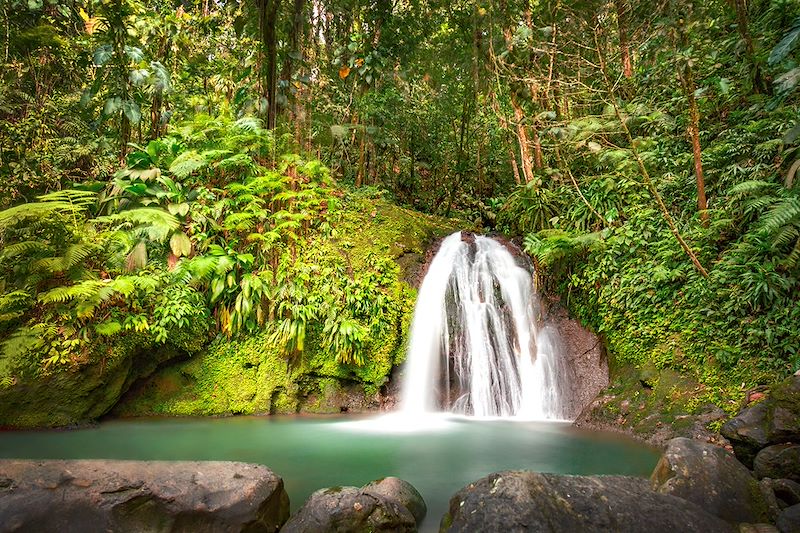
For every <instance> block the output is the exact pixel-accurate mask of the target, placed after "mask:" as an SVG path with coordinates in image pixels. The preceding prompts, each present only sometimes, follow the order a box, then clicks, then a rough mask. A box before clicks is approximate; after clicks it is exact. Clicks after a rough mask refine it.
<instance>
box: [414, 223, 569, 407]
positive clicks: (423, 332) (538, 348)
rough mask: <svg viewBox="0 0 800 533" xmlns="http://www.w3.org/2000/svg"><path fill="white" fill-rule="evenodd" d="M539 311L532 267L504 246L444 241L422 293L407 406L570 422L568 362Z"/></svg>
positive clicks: (478, 240) (481, 240)
mask: <svg viewBox="0 0 800 533" xmlns="http://www.w3.org/2000/svg"><path fill="white" fill-rule="evenodd" d="M538 307H539V306H538V299H537V297H536V293H535V292H534V288H533V282H532V276H531V273H530V271H528V270H527V269H525V268H523V267H521V266H519V265H518V264H517V260H516V259H515V257H514V256H513V255H512V254H511V252H509V250H508V249H506V247H505V246H503V245H502V244H500V243H499V242H497V241H495V240H493V239H491V238H488V237H483V236H480V235H475V236H474V237H473V236H472V235H468V234H465V235H464V238H463V239H462V234H461V232H458V233H454V234H452V235H450V236H449V237H447V238H446V239H445V240H444V241H442V245H441V248H440V249H439V252H438V253H437V254H436V256H435V257H434V259H433V261H432V262H431V265H430V268H429V269H428V273H427V274H426V276H425V279H424V280H423V282H422V286H421V287H420V290H419V295H418V297H417V305H416V308H415V310H414V320H413V323H412V326H411V339H410V343H409V350H408V358H407V362H406V369H405V381H404V383H403V389H402V398H401V402H402V403H401V410H402V412H403V413H405V414H421V413H426V412H433V411H450V412H453V413H458V414H463V415H472V416H479V417H511V416H515V417H520V418H525V419H563V418H565V407H566V406H565V404H566V401H567V399H566V398H565V395H566V391H567V387H566V385H567V384H566V382H565V368H564V365H563V363H562V361H561V359H560V354H559V353H558V350H557V344H558V343H557V340H556V339H555V338H554V335H555V332H553V331H550V330H549V329H548V328H546V327H543V328H537V322H536V314H537V312H538Z"/></svg>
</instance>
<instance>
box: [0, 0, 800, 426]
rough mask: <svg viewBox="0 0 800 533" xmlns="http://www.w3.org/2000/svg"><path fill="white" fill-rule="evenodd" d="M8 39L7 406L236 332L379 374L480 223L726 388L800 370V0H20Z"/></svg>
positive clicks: (613, 335)
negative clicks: (434, 277) (422, 264)
mask: <svg viewBox="0 0 800 533" xmlns="http://www.w3.org/2000/svg"><path fill="white" fill-rule="evenodd" d="M0 56H1V57H0V61H2V69H0V177H1V178H2V179H0V208H2V211H0V246H1V247H2V250H1V251H0V396H2V397H3V398H4V399H6V400H7V399H8V398H11V397H12V396H13V395H14V394H18V393H19V391H21V390H25V387H27V386H28V384H30V383H34V382H36V381H37V380H39V381H41V380H45V381H46V380H48V379H53V377H54V376H61V377H63V376H69V375H77V373H78V372H81V371H82V369H84V370H85V369H86V368H100V369H105V368H106V367H107V366H108V367H112V366H114V365H117V364H119V361H122V360H126V359H131V358H134V357H135V361H136V362H135V364H136V365H139V366H141V367H148V366H149V368H150V371H152V369H153V368H155V366H156V365H158V364H161V363H163V362H164V360H165V359H164V356H155V355H152V354H155V353H166V352H170V353H173V352H174V353H176V354H182V355H181V356H182V357H188V356H191V355H193V354H197V353H200V352H204V351H206V352H208V353H210V354H211V355H212V356H213V360H214V361H217V363H215V364H217V366H216V367H215V368H219V367H220V366H219V365H223V366H224V364H225V363H224V361H225V360H231V361H238V359H237V357H240V355H237V350H236V349H235V347H236V346H240V347H241V348H242V350H249V352H248V353H249V355H247V357H245V359H247V360H246V361H244V362H242V365H244V366H243V367H242V366H237V367H236V368H237V369H238V370H237V371H241V368H245V369H247V368H250V367H252V365H253V362H252V361H250V359H252V358H253V357H255V358H256V359H257V358H259V357H262V355H259V353H260V351H261V350H262V349H263V351H264V353H269V354H271V355H270V356H269V357H273V358H274V360H275V361H278V362H280V364H278V365H272V366H270V367H269V368H271V369H273V370H265V371H268V372H273V371H274V372H280V373H282V374H281V375H282V376H284V375H288V374H287V369H288V368H292V367H303V365H305V367H306V368H307V369H308V373H309V374H308V375H312V374H313V375H314V376H316V377H317V378H319V377H320V376H321V377H322V378H324V379H331V378H337V379H339V378H340V379H348V380H355V381H357V382H360V383H363V384H364V385H365V387H366V388H367V389H368V390H369V391H372V392H375V391H377V390H378V389H379V388H380V387H381V386H382V385H383V384H384V383H385V381H386V379H387V376H388V375H389V373H390V372H391V369H392V366H393V365H396V364H398V363H399V362H401V361H402V358H403V350H402V345H403V336H404V334H405V333H404V331H405V328H406V327H407V322H408V319H409V315H410V310H411V309H412V308H413V300H414V290H413V288H412V286H413V280H411V279H410V277H409V274H408V272H406V270H407V269H406V267H405V266H402V260H401V259H402V257H403V256H407V255H409V254H417V255H421V254H424V251H425V247H426V246H427V245H428V244H430V242H431V241H432V240H433V239H434V238H435V237H437V236H441V235H444V234H446V233H447V232H448V231H451V230H454V229H458V228H459V227H464V228H481V229H483V230H484V231H496V232H500V233H503V234H506V235H509V236H511V237H514V238H516V239H518V240H519V242H520V243H523V245H524V249H525V251H526V252H528V253H529V254H530V255H531V256H532V257H533V258H534V261H535V263H536V265H537V273H538V279H539V281H540V285H541V287H542V288H543V289H544V290H546V291H548V292H550V293H551V294H557V295H559V296H560V297H561V299H562V301H563V302H565V304H566V305H567V306H568V307H569V309H570V310H571V311H572V313H573V314H575V315H576V316H578V317H579V318H580V319H581V320H582V321H583V322H584V323H585V324H586V325H587V326H589V327H590V328H591V329H593V330H594V331H596V332H598V333H600V334H602V335H603V337H604V339H605V341H606V344H607V347H608V350H609V353H610V354H611V356H612V358H613V359H614V360H615V361H616V362H617V363H618V364H621V365H630V366H634V367H646V366H652V367H655V368H657V369H664V368H666V369H671V370H674V371H677V372H679V373H681V374H685V375H687V376H691V378H692V379H693V380H696V382H697V384H698V387H697V389H696V391H695V396H696V400H697V401H698V402H700V401H707V400H710V401H714V402H716V403H718V404H720V405H723V406H725V405H728V406H730V405H731V404H730V403H729V400H731V399H732V398H735V397H737V395H741V393H742V391H744V390H746V389H748V388H751V387H754V386H757V385H760V384H768V383H772V382H775V381H777V380H778V379H780V378H782V377H784V376H786V375H787V374H789V373H791V372H794V371H796V370H798V368H800V186H798V182H800V176H798V173H800V107H799V106H800V88H799V87H800V3H798V2H796V1H793V0H751V1H746V0H708V1H706V2H693V1H690V0H659V1H656V2H635V1H632V0H579V1H565V0H552V1H551V0H542V1H536V0H526V1H517V0H486V1H471V2H465V1H461V0H456V1H447V2H442V1H439V0H431V1H421V0H292V1H289V0H284V1H281V0H246V1H245V0H243V1H226V0H183V1H181V0H86V1H78V0H75V1H73V0H5V2H3V4H2V13H0ZM453 218H456V219H458V220H452V219H453ZM398 263H401V264H400V265H398ZM252 339H258V342H257V343H256V344H253V341H252ZM237 343H238V344H237ZM248 343H249V344H248ZM209 345H210V348H209ZM248 346H249V348H248ZM264 346H266V348H263V347H264ZM231 347H234V348H231ZM148 354H151V355H148ZM263 357H266V356H263ZM148 358H149V359H148ZM236 364H237V365H238V364H239V363H238V362H237V363H236ZM247 365H250V367H248V366H247ZM197 372H199V370H197ZM290 373H291V372H290ZM215 379H216V378H215ZM292 379H293V380H294V381H295V382H297V381H298V380H300V381H302V379H303V378H302V376H301V375H294V377H293V378H292ZM199 381H200V382H201V383H203V382H204V381H203V378H202V377H201V378H199ZM207 381H209V383H208V384H207V387H209V388H213V387H214V383H211V382H210V381H213V380H207ZM290 381H292V380H290ZM128 385H129V383H128ZM301 385H302V384H301ZM301 385H298V386H301ZM291 386H292V384H291V383H290V382H287V383H284V384H283V385H281V389H280V390H282V391H284V392H285V390H286V388H287V387H289V388H290V387H291ZM120 387H122V385H121V384H120V385H119V387H118V389H119V388H120ZM232 387H233V388H236V385H233V386H232ZM123 388H124V387H123ZM120 390H121V389H120ZM276 390H277V389H276ZM255 394H256V393H255V392H254V393H253V395H255ZM253 395H251V396H249V397H248V398H251V399H252V397H253ZM215 397H216V396H215ZM208 398H211V396H208V397H207V399H208ZM64 401H70V399H69V398H66V400H64ZM187 401H188V400H187ZM192 401H194V402H200V403H203V402H205V400H197V398H195V399H194V400H192ZM208 401H209V402H211V400H208ZM215 401H216V400H215ZM248 401H250V400H248ZM248 401H245V402H244V403H245V404H246V405H244V406H240V407H235V406H232V404H230V403H228V404H225V405H222V406H217V407H213V406H209V405H210V404H208V403H203V405H202V406H200V407H197V406H196V408H193V409H194V410H192V409H189V411H191V412H222V411H226V410H227V411H234V412H247V411H248V410H250V411H252V410H253V409H258V407H257V406H255V407H254V404H253V403H252V402H250V403H248ZM272 401H273V403H274V402H277V403H278V404H280V398H278V397H276V398H273V399H272ZM111 403H112V404H113V402H111ZM212 403H213V402H212ZM284 403H285V404H286V405H285V407H286V408H287V409H293V408H294V407H293V405H294V404H291V402H288V403H286V402H284ZM7 405H11V403H8V404H7ZM193 405H194V404H193ZM108 407H109V408H110V405H109V406H108ZM162 407H163V410H165V411H169V412H172V411H174V412H186V411H185V410H181V408H179V407H176V406H175V404H174V403H173V404H172V407H164V406H163V405H162ZM273 407H274V406H270V407H269V408H270V409H273ZM38 409H40V411H43V412H42V413H41V414H42V415H43V417H44V418H43V419H40V418H37V419H36V421H37V423H42V420H45V421H46V417H47V407H46V406H45V405H43V406H40V407H39V408H38ZM8 420H9V419H8V418H6V419H5V422H8ZM0 423H2V421H0Z"/></svg>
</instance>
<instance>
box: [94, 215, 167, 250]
mask: <svg viewBox="0 0 800 533" xmlns="http://www.w3.org/2000/svg"><path fill="white" fill-rule="evenodd" d="M96 221H97V222H98V223H100V224H109V225H111V226H114V227H116V228H117V229H127V230H128V231H130V232H131V233H133V234H134V235H138V236H141V237H144V238H146V239H148V240H150V241H153V242H159V243H163V242H166V240H167V239H168V238H169V236H170V235H171V234H172V232H174V231H175V230H176V229H178V228H179V227H180V222H179V221H178V219H177V217H175V216H174V215H171V214H170V213H169V212H168V211H165V210H164V209H159V208H154V207H140V208H138V209H131V210H128V211H122V212H120V213H116V214H113V215H107V216H104V217H98V218H97V219H96Z"/></svg>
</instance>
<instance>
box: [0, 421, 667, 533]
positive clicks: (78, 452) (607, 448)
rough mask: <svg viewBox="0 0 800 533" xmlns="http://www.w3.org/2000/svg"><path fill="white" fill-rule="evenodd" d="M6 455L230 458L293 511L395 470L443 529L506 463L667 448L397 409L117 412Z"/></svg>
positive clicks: (647, 467)
mask: <svg viewBox="0 0 800 533" xmlns="http://www.w3.org/2000/svg"><path fill="white" fill-rule="evenodd" d="M0 458H15V459H139V460H228V461H244V462H252V463H260V464H264V465H266V466H268V467H269V468H271V469H272V470H273V471H275V472H276V473H277V474H278V475H280V476H282V477H283V480H284V483H285V485H286V490H287V492H288V493H289V498H290V500H291V509H292V512H294V511H296V510H297V509H299V508H300V506H301V505H302V504H303V502H304V501H305V499H306V498H307V497H308V496H309V495H310V494H311V493H312V492H313V491H315V490H317V489H319V488H323V487H332V486H337V485H354V486H361V485H364V484H365V483H368V482H369V481H372V480H374V479H378V478H381V477H385V476H397V477H400V478H402V479H405V480H406V481H409V482H410V483H411V484H412V485H414V486H415V487H416V488H417V490H419V492H420V493H421V494H422V496H423V497H424V498H425V502H426V503H427V505H428V516H427V517H426V519H425V522H424V523H423V527H422V531H437V530H438V527H439V520H440V519H441V517H442V515H443V514H444V513H445V511H446V510H447V506H448V502H449V499H450V497H451V496H452V495H453V494H455V492H456V491H458V490H459V489H460V488H461V487H463V486H464V485H466V484H468V483H469V482H471V481H474V480H477V479H479V478H481V477H483V476H485V475H487V474H489V473H491V472H496V471H499V470H512V469H518V470H534V471H539V472H552V473H560V474H585V475H589V474H621V475H632V476H648V475H650V472H651V471H652V469H653V467H654V466H655V464H656V462H657V459H658V454H657V452H656V451H655V450H654V449H652V448H649V447H647V446H645V445H643V444H641V443H638V442H636V441H633V440H631V439H628V438H625V437H623V436H620V435H616V434H609V433H600V432H594V431H585V430H580V429H577V428H574V427H572V426H571V425H570V424H569V423H566V422H524V421H510V420H475V419H466V418H458V417H445V416H442V415H431V416H430V417H428V418H426V419H424V420H423V419H420V418H419V417H417V418H416V419H415V420H414V422H413V424H409V425H402V424H401V423H400V422H398V419H393V418H391V415H389V417H381V418H373V419H366V418H362V417H353V416H348V417H338V416H337V417H306V416H294V417H290V416H271V417H256V416H250V417H231V418H191V419H190V418H179V419H131V420H113V421H107V422H103V423H100V424H99V425H97V426H92V427H88V428H84V429H77V430H37V431H0Z"/></svg>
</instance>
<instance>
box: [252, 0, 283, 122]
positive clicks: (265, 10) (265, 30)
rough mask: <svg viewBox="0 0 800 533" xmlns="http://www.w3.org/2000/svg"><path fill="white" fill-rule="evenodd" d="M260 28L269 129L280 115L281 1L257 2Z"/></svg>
mask: <svg viewBox="0 0 800 533" xmlns="http://www.w3.org/2000/svg"><path fill="white" fill-rule="evenodd" d="M256 3H257V6H258V27H259V32H260V34H261V47H262V52H263V59H262V67H263V70H264V72H263V76H262V79H263V80H264V81H263V83H264V85H263V86H262V93H263V94H264V97H265V98H266V99H267V106H268V107H267V129H274V128H275V119H276V117H277V114H278V39H277V35H276V32H275V29H276V25H277V22H278V21H277V18H278V7H280V0H256Z"/></svg>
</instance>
